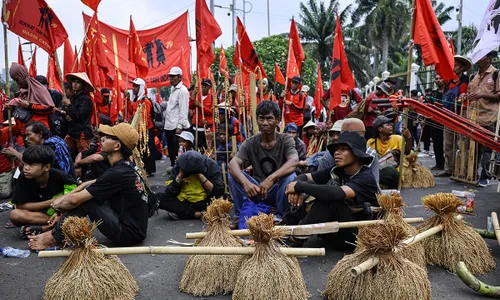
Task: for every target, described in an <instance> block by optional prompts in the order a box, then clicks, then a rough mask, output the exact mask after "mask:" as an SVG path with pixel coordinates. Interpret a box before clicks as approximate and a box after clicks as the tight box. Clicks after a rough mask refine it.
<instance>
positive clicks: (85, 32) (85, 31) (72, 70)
mask: <svg viewBox="0 0 500 300" xmlns="http://www.w3.org/2000/svg"><path fill="white" fill-rule="evenodd" d="M82 15H83V11H82ZM91 21H92V18H90V21H89V23H88V24H87V26H85V18H83V42H82V44H81V45H80V50H78V52H77V53H75V58H78V54H80V53H82V49H83V45H84V44H85V38H86V37H87V32H88V31H89V28H90V23H92V22H91ZM77 61H78V59H75V61H74V62H73V67H72V68H71V72H75V66H76V62H77Z"/></svg>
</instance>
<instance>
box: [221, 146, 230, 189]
mask: <svg viewBox="0 0 500 300" xmlns="http://www.w3.org/2000/svg"><path fill="white" fill-rule="evenodd" d="M226 155H227V154H226ZM222 180H224V193H225V194H227V193H228V190H229V188H228V185H227V176H226V164H224V163H223V164H222Z"/></svg>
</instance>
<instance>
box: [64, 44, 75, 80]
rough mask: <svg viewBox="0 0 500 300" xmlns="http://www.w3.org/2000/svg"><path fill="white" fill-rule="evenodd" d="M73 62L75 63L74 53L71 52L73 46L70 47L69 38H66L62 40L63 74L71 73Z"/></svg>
mask: <svg viewBox="0 0 500 300" xmlns="http://www.w3.org/2000/svg"><path fill="white" fill-rule="evenodd" d="M74 64H75V53H74V52H73V48H72V47H71V43H70V41H69V39H66V40H65V41H64V66H63V73H64V75H66V74H68V73H72V71H73V65H74Z"/></svg>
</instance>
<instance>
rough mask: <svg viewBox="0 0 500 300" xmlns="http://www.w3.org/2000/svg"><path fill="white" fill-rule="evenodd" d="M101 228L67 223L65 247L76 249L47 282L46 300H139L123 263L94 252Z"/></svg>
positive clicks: (73, 221) (82, 220) (79, 221)
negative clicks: (95, 232) (98, 229)
mask: <svg viewBox="0 0 500 300" xmlns="http://www.w3.org/2000/svg"><path fill="white" fill-rule="evenodd" d="M97 225H98V224H96V223H92V224H89V223H88V221H87V219H85V218H78V217H68V218H67V219H66V220H65V221H64V223H63V225H62V230H63V233H64V235H65V238H66V239H65V246H71V247H72V250H71V254H70V256H69V257H68V258H67V259H66V261H65V262H64V263H63V264H62V266H61V268H60V269H59V270H58V271H57V272H56V273H55V274H54V275H53V276H52V277H51V278H50V279H49V280H48V281H47V284H46V285H45V293H44V296H43V299H44V300H53V299H54V300H55V299H58V300H59V299H66V300H73V299H74V300H79V299H96V300H101V299H102V300H105V299H135V296H136V294H137V292H138V290H139V287H138V286H137V283H136V282H135V280H134V278H132V275H131V274H130V272H129V271H128V270H127V268H126V267H125V266H124V265H123V264H122V263H121V262H120V259H119V258H118V257H116V256H106V255H104V254H102V253H99V252H96V251H93V249H96V248H97V245H96V244H97V241H96V240H95V239H94V238H93V237H92V232H93V231H94V230H95V229H96V228H97Z"/></svg>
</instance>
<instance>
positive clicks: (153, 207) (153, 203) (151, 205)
mask: <svg viewBox="0 0 500 300" xmlns="http://www.w3.org/2000/svg"><path fill="white" fill-rule="evenodd" d="M125 164H126V165H127V166H129V167H131V168H132V169H133V170H134V172H135V175H136V176H137V178H139V180H140V182H141V185H142V186H143V187H144V193H145V194H146V196H147V197H148V201H147V202H148V218H151V217H152V216H153V215H154V214H155V213H157V212H158V210H159V209H160V201H159V199H158V197H157V196H156V193H155V192H153V191H152V190H151V187H150V186H149V184H148V183H147V182H146V180H144V178H143V177H142V175H141V174H140V172H139V168H138V167H137V166H135V165H132V163H131V162H130V161H127V160H125Z"/></svg>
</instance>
